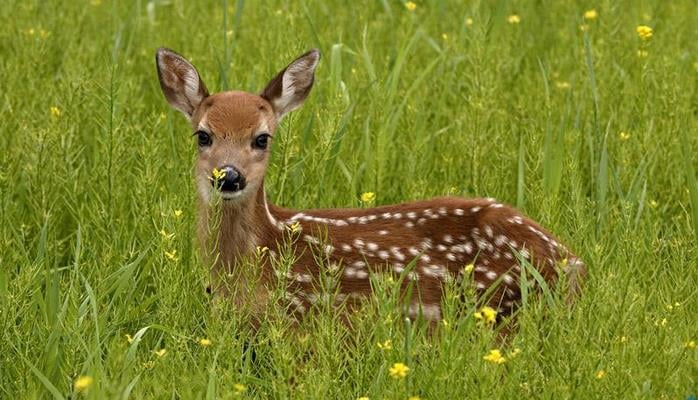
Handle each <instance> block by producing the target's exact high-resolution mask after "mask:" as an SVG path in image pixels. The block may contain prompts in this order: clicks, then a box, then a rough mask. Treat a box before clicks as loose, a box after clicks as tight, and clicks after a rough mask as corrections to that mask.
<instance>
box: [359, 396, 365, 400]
mask: <svg viewBox="0 0 698 400" xmlns="http://www.w3.org/2000/svg"><path fill="white" fill-rule="evenodd" d="M356 400H368V396H361V397H359V398H358V399H356Z"/></svg>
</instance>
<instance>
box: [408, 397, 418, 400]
mask: <svg viewBox="0 0 698 400" xmlns="http://www.w3.org/2000/svg"><path fill="white" fill-rule="evenodd" d="M407 400H422V399H421V398H420V397H419V396H410V397H408V398H407Z"/></svg>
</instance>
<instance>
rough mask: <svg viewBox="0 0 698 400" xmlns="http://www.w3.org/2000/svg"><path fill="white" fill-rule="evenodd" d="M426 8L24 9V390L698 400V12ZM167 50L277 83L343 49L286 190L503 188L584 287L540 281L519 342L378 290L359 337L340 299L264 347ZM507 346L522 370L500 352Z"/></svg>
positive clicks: (11, 239) (19, 292) (28, 394)
mask: <svg viewBox="0 0 698 400" xmlns="http://www.w3.org/2000/svg"><path fill="white" fill-rule="evenodd" d="M415 3H416V9H415V10H414V11H409V10H408V9H407V8H406V7H405V5H404V4H403V3H402V2H397V1H390V0H383V1H380V2H375V1H363V2H358V3H351V4H348V3H344V2H337V1H309V0H308V1H294V2H282V1H269V2H264V3H263V4H262V3H257V2H249V1H247V2H246V1H243V0H237V1H232V0H228V1H210V2H185V1H182V0H172V1H164V0H163V1H133V2H123V1H120V2H111V1H105V0H102V1H99V0H91V1H87V2H84V3H75V2H56V1H47V2H46V1H23V2H19V1H15V0H10V1H9V2H8V3H7V4H4V5H3V7H0V26H1V27H2V28H0V77H2V85H0V87H1V88H2V90H0V118H2V121H3V123H2V128H1V130H2V132H1V134H0V154H2V157H0V225H1V227H0V323H1V324H2V325H1V326H0V328H2V329H1V332H2V340H0V398H56V399H59V398H83V397H85V398H95V399H96V398H185V399H188V398H204V397H205V398H238V397H250V398H323V399H325V398H342V399H354V398H358V397H361V396H368V397H370V398H372V399H374V398H389V399H406V398H408V397H409V396H419V397H421V398H422V399H437V398H475V397H483V398H510V397H515V396H519V397H521V396H523V397H535V398H653V399H654V398H666V399H677V398H678V399H680V398H687V397H688V396H691V395H693V396H695V395H696V393H697V392H698V388H697V383H696V377H697V376H698V349H695V348H694V347H695V346H691V345H690V341H698V335H697V334H696V325H697V323H698V319H697V318H696V313H695V310H696V308H698V301H697V300H696V299H697V296H696V294H697V293H696V292H697V289H696V288H697V287H698V286H697V284H698V282H697V280H698V274H696V265H698V255H697V254H696V240H698V183H697V181H696V179H698V178H697V176H696V172H695V165H696V162H697V160H698V157H697V156H696V148H697V146H698V143H697V139H696V132H697V131H698V119H696V117H695V116H696V114H697V112H698V109H697V104H698V101H697V97H696V93H697V91H696V85H697V82H698V47H697V46H698V44H697V43H698V42H697V41H696V40H695V22H696V19H695V4H694V3H693V2H691V1H672V2H664V1H659V0H654V1H652V0H647V1H640V2H635V1H620V2H613V1H601V2H598V3H589V2H558V1H540V2H515V1H502V2H486V1H473V2H459V1H446V0H442V1H439V0H433V1H416V2H415ZM591 8H594V9H596V10H597V11H598V17H597V18H596V19H594V20H591V21H587V20H584V18H583V13H584V11H586V10H588V9H591ZM512 14H517V15H518V16H520V22H519V23H517V24H512V23H509V22H508V16H510V15H512ZM581 25H586V28H585V30H581V29H580V26H581ZM638 25H648V26H651V27H652V28H653V29H654V36H653V37H652V38H651V39H650V40H647V41H643V40H641V39H640V38H639V37H638V35H637V33H636V32H635V28H636V27H637V26H638ZM163 45H164V46H168V47H170V48H173V49H175V50H177V51H179V52H181V53H182V54H185V55H186V56H187V57H189V58H190V59H191V60H192V61H193V62H194V64H195V65H196V66H197V67H198V69H199V71H200V73H201V74H202V76H203V79H204V80H205V82H206V83H207V85H208V87H209V89H210V90H212V91H218V90H223V89H232V88H236V89H242V90H248V91H254V92H257V91H259V90H261V89H262V88H263V86H264V84H265V83H266V82H267V80H268V79H270V78H271V77H272V76H273V75H274V74H275V73H276V72H277V71H278V70H279V69H280V68H282V67H283V66H285V65H286V63H288V62H289V61H290V60H292V59H293V58H294V57H295V56H297V55H299V54H301V53H303V52H304V51H306V50H307V49H308V48H311V47H319V48H320V49H321V50H322V52H323V59H322V61H321V64H320V67H319V69H318V76H317V81H316V85H315V87H314V89H313V92H312V94H311V96H310V97H309V99H308V101H307V102H306V104H305V105H304V106H303V108H302V109H301V110H299V111H296V112H295V113H294V114H293V115H290V116H289V117H287V118H286V119H285V120H284V121H283V124H282V126H281V127H280V131H279V135H278V136H277V138H278V140H276V142H275V144H274V154H273V159H272V163H271V165H270V168H269V172H268V176H267V188H268V192H269V197H270V199H271V200H272V201H274V202H276V203H278V204H282V205H284V206H288V207H297V208H309V207H343V206H359V205H360V202H359V195H360V194H361V193H362V192H367V191H372V192H375V193H376V194H377V199H376V203H378V204H388V203H392V202H399V201H405V200H411V199H421V198H425V197H430V196H439V195H447V194H455V195H461V196H483V197H486V196H491V197H496V198H498V199H500V200H502V201H505V202H507V203H510V204H514V205H518V206H520V207H522V209H523V211H524V212H525V213H526V214H527V215H530V216H531V217H533V218H535V219H536V220H539V221H541V223H543V224H544V225H545V226H547V227H548V228H550V230H551V231H553V232H555V233H556V234H557V235H558V236H559V237H560V238H561V239H562V240H563V241H564V242H565V243H566V244H568V245H569V247H570V248H572V249H573V250H574V251H575V252H576V253H577V254H579V255H580V256H581V257H582V258H583V259H584V260H585V261H586V263H587V264H588V266H589V269H590V278H589V281H588V282H587V284H586V286H585V290H584V293H583V295H582V296H581V297H580V298H579V299H578V300H577V302H576V303H575V305H574V307H568V306H567V305H566V304H565V303H564V301H562V300H561V299H560V298H558V296H556V294H555V293H549V294H550V296H544V297H543V298H534V296H530V298H527V301H526V307H524V309H523V311H522V312H521V313H520V314H519V316H518V320H517V321H518V328H517V329H516V330H515V333H514V334H512V335H511V336H510V337H509V338H508V341H507V343H506V344H502V342H501V341H500V340H498V339H497V335H496V332H493V330H492V329H488V328H485V327H482V326H481V325H480V324H478V322H477V321H476V319H475V318H474V317H473V315H474V312H475V311H476V308H475V307H476V306H475V301H474V298H473V297H472V292H471V290H472V289H471V288H469V287H468V286H467V285H466V286H465V287H449V288H448V295H447V297H446V298H447V300H446V305H445V309H446V312H445V315H444V319H445V322H442V323H441V324H440V325H439V328H438V329H436V330H435V331H431V332H429V331H428V329H427V327H425V326H424V324H423V323H420V322H416V323H410V322H406V321H404V320H403V317H402V314H401V307H402V306H401V305H400V304H399V302H398V301H397V299H396V296H395V293H396V286H395V285H396V283H395V282H390V281H380V280H376V281H375V282H374V284H375V287H376V292H377V294H376V298H375V299H373V300H372V301H371V302H368V303H367V304H366V307H365V309H364V310H363V311H362V312H360V313H357V314H356V315H354V316H353V326H352V328H351V329H348V328H347V327H346V326H345V325H343V324H342V323H341V322H339V318H338V314H337V312H336V311H334V310H333V309H332V308H331V307H329V306H321V307H319V309H318V310H317V312H316V313H315V314H314V315H313V317H311V318H308V319H306V320H304V321H303V322H302V323H301V326H300V327H299V328H296V329H289V327H288V322H286V321H285V320H284V319H283V318H281V317H278V318H275V317H274V315H275V314H277V315H280V314H282V313H283V310H278V309H277V310H275V309H271V310H269V311H270V318H269V320H268V321H265V322H264V323H263V324H262V327H261V328H260V331H259V332H258V333H257V335H253V334H252V332H251V331H250V328H249V323H248V321H247V317H246V315H245V312H244V310H240V309H233V307H232V306H231V305H230V304H226V303H225V302H221V303H213V302H211V300H210V299H209V298H208V296H207V295H206V294H205V291H204V288H205V286H206V285H207V283H208V273H207V266H206V265H204V264H203V262H202V261H201V260H200V259H199V258H198V254H197V248H196V243H195V240H194V236H195V229H194V225H195V190H194V187H193V184H192V179H191V165H193V164H192V163H193V160H194V157H195V144H194V142H193V141H192V139H191V137H190V132H189V127H188V126H187V124H186V122H185V121H184V118H182V117H181V115H179V114H178V113H176V112H175V111H172V110H170V108H169V106H168V105H167V104H166V102H165V101H164V99H163V97H162V94H161V92H160V88H159V85H158V82H157V77H156V73H155V65H154V51H155V49H156V48H157V47H159V46H163ZM52 107H54V109H53V111H52ZM282 264H283V263H282ZM278 267H279V268H282V267H283V265H279V266H278ZM532 278H535V277H532ZM462 293H466V296H465V297H466V307H462V305H461V306H460V307H458V306H457V304H456V301H455V298H456V297H459V295H460V294H462ZM327 304H329V300H328V303H327ZM127 335H128V337H127ZM201 339H209V340H210V341H211V344H210V345H208V346H206V345H202V344H201V341H200V340H201ZM386 341H390V342H389V344H390V345H389V346H387V347H390V349H387V348H386V345H385V344H386ZM204 343H206V342H205V341H204ZM378 343H380V344H381V346H382V347H383V348H381V347H379V346H378V345H377V344H378ZM687 343H688V344H689V345H687ZM495 348H497V349H500V350H501V352H502V354H503V355H504V356H505V357H506V358H507V361H506V362H505V363H503V364H493V363H490V362H487V361H485V360H483V356H485V355H487V354H488V352H489V351H490V350H492V349H495ZM162 349H165V350H166V351H165V352H164V354H163V352H162V351H161V350H162ZM252 349H253V350H252ZM516 349H518V350H516ZM517 353H518V354H517ZM512 354H514V355H513V356H512ZM398 362H401V363H405V364H406V365H407V366H408V367H409V368H410V370H409V373H408V374H407V376H406V377H405V378H404V379H394V378H392V377H391V376H390V374H389V369H390V367H391V366H392V365H393V364H394V363H398ZM81 376H89V377H91V378H92V379H93V380H92V383H91V385H90V386H89V389H87V390H86V391H82V392H79V393H78V391H76V389H75V387H74V383H75V382H76V380H77V379H78V377H81ZM236 384H240V385H244V387H243V386H235V385H236ZM243 389H245V390H243Z"/></svg>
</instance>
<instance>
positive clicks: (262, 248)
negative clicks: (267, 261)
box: [255, 246, 269, 257]
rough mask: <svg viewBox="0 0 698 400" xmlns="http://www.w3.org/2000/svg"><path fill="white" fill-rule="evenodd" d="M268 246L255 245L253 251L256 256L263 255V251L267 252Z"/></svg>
mask: <svg viewBox="0 0 698 400" xmlns="http://www.w3.org/2000/svg"><path fill="white" fill-rule="evenodd" d="M268 251H269V248H268V247H267V246H257V247H256V248H255V253H256V254H257V257H261V256H263V255H264V253H266V252H268Z"/></svg>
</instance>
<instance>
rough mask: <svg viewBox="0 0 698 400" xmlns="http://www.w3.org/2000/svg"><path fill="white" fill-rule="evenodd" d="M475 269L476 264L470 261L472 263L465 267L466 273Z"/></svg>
mask: <svg viewBox="0 0 698 400" xmlns="http://www.w3.org/2000/svg"><path fill="white" fill-rule="evenodd" d="M474 269H475V265H474V264H473V263H470V264H468V265H466V266H465V268H463V270H464V271H465V273H466V274H470V273H471V272H473V270H474Z"/></svg>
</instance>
